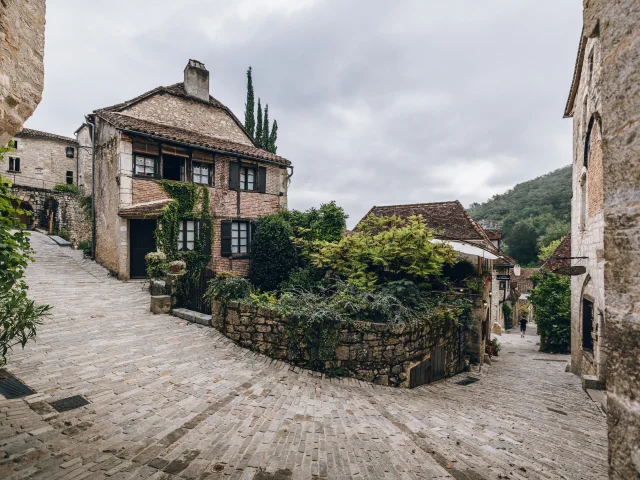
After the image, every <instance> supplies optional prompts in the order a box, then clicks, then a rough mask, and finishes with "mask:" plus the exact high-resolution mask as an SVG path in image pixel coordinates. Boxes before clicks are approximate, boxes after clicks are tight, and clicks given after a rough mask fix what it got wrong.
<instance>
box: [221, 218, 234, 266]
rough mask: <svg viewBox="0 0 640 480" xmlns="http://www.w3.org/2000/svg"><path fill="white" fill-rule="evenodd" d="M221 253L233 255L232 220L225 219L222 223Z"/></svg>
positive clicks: (228, 255) (226, 255) (227, 255)
mask: <svg viewBox="0 0 640 480" xmlns="http://www.w3.org/2000/svg"><path fill="white" fill-rule="evenodd" d="M220 245H221V248H220V255H222V256H223V257H230V256H231V220H223V221H222V222H221V224H220Z"/></svg>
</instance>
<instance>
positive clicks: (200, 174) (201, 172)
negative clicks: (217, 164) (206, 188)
mask: <svg viewBox="0 0 640 480" xmlns="http://www.w3.org/2000/svg"><path fill="white" fill-rule="evenodd" d="M212 171H213V165H211V164H210V163H201V162H193V183H197V184H200V185H211V178H212Z"/></svg>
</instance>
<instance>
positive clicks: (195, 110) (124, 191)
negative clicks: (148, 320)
mask: <svg viewBox="0 0 640 480" xmlns="http://www.w3.org/2000/svg"><path fill="white" fill-rule="evenodd" d="M89 120H90V125H89V126H88V128H89V127H93V126H95V156H96V159H95V171H94V175H95V208H96V245H95V248H96V260H97V261H98V262H99V263H101V264H103V265H104V266H106V267H107V268H109V269H110V270H111V271H113V272H115V273H116V274H117V275H118V276H119V277H121V278H125V279H127V278H140V277H144V276H145V260H144V257H145V255H146V254H147V253H148V252H151V251H155V250H156V241H155V237H154V232H155V230H156V227H157V217H158V216H159V215H161V214H162V212H163V210H164V208H165V207H166V206H167V205H168V204H169V203H170V202H172V201H173V199H172V198H171V197H170V195H169V194H168V193H167V191H166V190H165V188H164V187H163V186H162V184H161V182H160V181H169V182H179V183H191V184H197V185H205V186H207V187H208V190H209V197H210V204H211V217H212V218H213V223H214V236H213V239H214V240H213V245H212V254H213V255H212V256H213V258H212V260H211V264H210V267H211V268H213V269H215V270H217V271H223V270H224V271H233V272H237V273H240V274H246V273H248V269H249V258H250V251H249V249H250V243H251V231H252V223H253V221H254V220H255V219H257V218H258V217H260V216H263V215H266V214H270V213H275V212H277V211H278V210H279V209H280V208H283V207H286V205H287V188H288V184H289V176H290V175H289V171H288V168H290V165H291V163H290V162H289V161H288V160H286V159H284V158H282V157H280V156H278V155H275V154H273V153H269V152H267V151H266V150H263V149H261V148H259V147H258V146H257V145H256V144H255V142H254V140H253V139H252V138H251V136H250V135H249V134H248V133H247V132H246V131H245V129H244V127H243V125H242V124H241V122H240V121H239V120H238V119H237V118H236V116H235V115H234V114H233V113H232V112H231V110H229V109H228V108H227V107H226V106H224V105H223V104H222V103H220V102H219V101H218V100H216V99H215V98H213V97H212V96H210V95H209V72H208V71H207V70H206V68H205V67H204V65H203V64H202V63H200V62H198V61H195V60H190V61H189V63H188V65H187V66H186V68H185V69H184V82H181V83H177V84H175V85H171V86H168V87H157V88H155V89H153V90H151V91H149V92H146V93H144V94H142V95H140V96H138V97H135V98H133V99H131V100H128V101H126V102H123V103H120V104H117V105H113V106H111V107H107V108H102V109H99V110H96V111H95V112H94V113H93V114H92V115H90V116H89ZM88 138H90V137H89V135H88V133H87V134H85V133H84V132H83V129H81V130H79V131H78V140H79V141H80V142H81V144H82V145H83V146H84V143H85V142H86V141H87V139H88ZM181 223H182V225H181V231H182V232H183V234H184V235H183V237H181V239H182V240H183V241H182V242H180V243H179V244H178V247H179V248H181V249H182V250H183V251H184V250H190V249H193V248H194V241H193V239H194V236H196V235H198V234H199V229H198V225H200V226H202V224H203V223H202V222H200V219H199V218H194V219H193V220H184V222H181Z"/></svg>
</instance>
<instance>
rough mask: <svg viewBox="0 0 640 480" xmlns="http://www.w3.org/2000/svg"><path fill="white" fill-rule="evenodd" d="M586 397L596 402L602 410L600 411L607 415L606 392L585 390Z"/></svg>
mask: <svg viewBox="0 0 640 480" xmlns="http://www.w3.org/2000/svg"><path fill="white" fill-rule="evenodd" d="M587 395H589V398H591V400H593V401H594V402H596V403H597V404H598V405H600V407H601V408H602V411H603V412H604V413H605V414H606V413H607V392H606V390H593V389H591V388H587Z"/></svg>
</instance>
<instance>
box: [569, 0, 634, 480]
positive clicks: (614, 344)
mask: <svg viewBox="0 0 640 480" xmlns="http://www.w3.org/2000/svg"><path fill="white" fill-rule="evenodd" d="M638 25H640V9H639V8H638V2H637V1H634V0H622V1H619V2H611V1H609V0H588V1H586V0H585V1H584V13H583V31H582V35H581V41H580V47H579V50H578V60H577V62H576V69H575V74H574V79H573V82H572V88H571V94H570V98H569V102H568V105H567V109H566V111H565V115H566V116H573V122H574V177H573V178H574V211H573V212H572V213H573V215H574V218H573V225H572V231H571V236H572V245H571V247H572V249H573V250H572V253H571V255H572V256H574V257H575V256H582V255H584V253H583V252H584V251H585V250H586V252H587V255H586V256H588V262H582V263H579V264H578V265H584V264H585V263H587V266H586V268H587V269H588V273H587V274H589V275H590V277H591V280H592V281H593V282H594V287H596V286H597V287H599V286H600V285H603V290H604V295H602V296H601V297H600V300H601V299H602V297H604V301H605V305H604V306H605V311H604V319H601V318H597V316H598V314H599V313H600V312H599V311H597V310H594V311H595V312H596V313H595V318H594V324H595V325H598V326H599V327H600V325H599V322H600V321H602V322H603V325H602V326H603V327H604V329H601V328H599V329H598V331H597V332H595V331H593V333H592V336H591V338H592V339H593V342H594V347H596V348H595V351H594V354H595V355H594V364H592V365H591V366H592V367H596V368H597V375H598V378H601V375H603V372H602V370H603V368H602V367H603V366H605V367H606V374H605V375H604V377H605V378H604V380H606V388H607V396H606V399H607V400H606V402H607V423H608V427H609V432H608V439H609V478H612V479H629V478H638V477H639V476H640V405H639V401H638V399H639V397H638V392H640V309H639V308H638V305H640V281H638V271H640V161H638V152H640V122H638V112H640V95H638V85H640V48H638V43H639V41H640V31H639V29H638ZM592 59H593V60H592ZM585 93H586V104H587V105H586V107H587V108H586V109H582V110H581V107H584V104H585V101H584V99H585ZM596 113H597V114H598V115H596ZM582 140H583V141H582ZM585 163H586V165H585ZM581 164H582V165H581ZM599 164H600V165H599ZM581 166H583V167H585V170H586V172H584V171H583V170H582V168H580V167H581ZM578 169H579V170H580V176H579V177H578V175H577V172H576V170H578ZM598 169H600V173H599V174H598V172H597V171H598ZM583 173H586V175H583ZM578 178H579V179H581V180H582V179H586V185H585V186H584V189H585V190H586V192H585V196H586V201H583V200H584V199H583V198H581V196H578V197H576V195H575V194H576V192H578V193H580V194H582V193H583V192H582V190H583V184H584V182H583V184H576V180H577V179H578ZM594 197H595V198H594ZM601 204H602V205H603V206H602V207H601ZM582 205H584V207H582ZM579 206H580V207H581V208H578V207H579ZM601 209H602V210H603V211H601ZM585 210H586V212H585ZM598 217H602V220H600V219H599V218H598ZM583 219H584V222H583ZM598 221H602V223H603V226H604V227H603V229H597V230H596V231H597V232H598V233H597V234H596V233H595V232H594V233H593V234H590V233H588V232H589V231H590V227H591V228H594V223H597V222H598ZM582 223H584V227H585V228H584V230H586V231H585V232H584V233H583V232H581V231H580V227H581V226H582V225H581V224H582ZM576 234H578V235H580V236H581V237H591V238H590V239H588V240H587V242H585V241H584V239H575V238H573V237H574V235H576ZM597 235H601V238H602V240H600V238H599V237H598V236H597ZM586 243H589V245H588V248H585V247H587V245H585V244H586ZM574 247H582V248H583V250H575V249H574ZM602 250H604V252H603V251H602ZM603 253H604V254H603ZM602 267H604V268H603V269H604V275H603V276H604V283H603V284H600V285H597V284H595V282H596V281H595V280H593V279H594V278H595V276H596V275H597V274H598V270H599V269H602ZM587 274H585V275H583V276H582V278H584V279H585V281H583V283H582V284H581V283H580V281H579V280H578V279H577V278H576V277H574V279H576V281H575V282H574V283H572V290H574V289H575V291H574V292H573V294H574V295H575V297H576V299H577V300H580V299H581V298H580V294H581V293H582V291H583V287H585V288H584V289H585V290H586V289H587V287H588V286H587V285H585V282H586V275H587ZM597 290H599V288H592V289H591V292H592V293H588V292H587V293H588V294H589V295H592V296H595V295H594V293H595V294H598V295H600V292H598V291H597ZM587 300H588V298H587ZM576 307H580V303H578V305H576ZM595 308H597V307H596V306H595V305H594V309H595ZM576 323H578V325H577V326H578V327H580V326H581V318H580V316H577V318H576ZM587 326H589V325H587ZM594 330H595V328H594ZM575 333H578V335H576V336H577V338H576V342H577V343H580V342H581V341H583V336H582V335H580V333H584V331H582V332H576V331H572V334H575ZM603 334H604V335H603ZM603 336H604V338H603ZM603 340H604V341H603ZM603 347H604V348H603ZM598 350H600V352H598ZM598 353H605V355H601V356H599V357H598ZM603 357H606V362H605V359H604V358H603ZM583 358H584V355H583ZM579 360H580V362H578V363H582V365H584V364H585V363H584V360H583V359H582V358H580V359H579ZM603 362H604V364H603ZM589 363H590V362H589ZM574 366H575V367H577V366H579V365H574ZM587 366H590V365H588V364H587Z"/></svg>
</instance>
